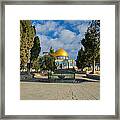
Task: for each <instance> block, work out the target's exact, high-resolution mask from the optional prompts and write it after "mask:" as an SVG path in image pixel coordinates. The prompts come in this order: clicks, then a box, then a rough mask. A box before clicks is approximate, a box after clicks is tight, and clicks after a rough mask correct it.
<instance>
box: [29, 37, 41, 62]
mask: <svg viewBox="0 0 120 120" xmlns="http://www.w3.org/2000/svg"><path fill="white" fill-rule="evenodd" d="M40 50H41V47H40V40H39V37H38V36H36V37H35V38H34V44H33V47H32V48H31V50H30V54H31V55H30V61H34V60H36V59H37V58H38V56H39V53H40Z"/></svg>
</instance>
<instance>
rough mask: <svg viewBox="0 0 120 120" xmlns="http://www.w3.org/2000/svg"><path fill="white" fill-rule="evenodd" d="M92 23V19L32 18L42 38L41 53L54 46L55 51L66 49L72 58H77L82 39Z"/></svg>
mask: <svg viewBox="0 0 120 120" xmlns="http://www.w3.org/2000/svg"><path fill="white" fill-rule="evenodd" d="M90 23H91V20H32V25H34V26H35V28H36V35H37V36H39V38H40V43H41V54H42V53H43V52H49V49H50V47H51V46H52V47H53V48H54V50H55V51H56V50H57V49H59V48H63V49H65V50H66V51H67V52H68V54H69V58H71V59H76V58H77V53H78V50H79V49H80V48H81V40H82V39H83V38H84V35H85V32H86V30H87V28H88V26H89V25H90Z"/></svg>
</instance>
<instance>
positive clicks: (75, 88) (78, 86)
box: [20, 81, 100, 100]
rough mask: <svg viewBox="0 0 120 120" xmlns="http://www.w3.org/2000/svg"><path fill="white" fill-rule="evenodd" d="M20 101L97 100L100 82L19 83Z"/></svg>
mask: <svg viewBox="0 0 120 120" xmlns="http://www.w3.org/2000/svg"><path fill="white" fill-rule="evenodd" d="M20 99H21V100H99V99H100V82H99V81H97V82H96V81H94V82H93V81H85V82H80V83H41V82H21V83H20Z"/></svg>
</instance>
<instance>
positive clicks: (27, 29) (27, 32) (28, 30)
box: [20, 20, 35, 67]
mask: <svg viewBox="0 0 120 120" xmlns="http://www.w3.org/2000/svg"><path fill="white" fill-rule="evenodd" d="M34 36H35V27H33V26H32V24H31V21H30V20H20V66H21V67H24V66H25V65H26V64H27V63H28V61H29V60H30V49H31V48H32V46H33V41H34V39H33V38H34Z"/></svg>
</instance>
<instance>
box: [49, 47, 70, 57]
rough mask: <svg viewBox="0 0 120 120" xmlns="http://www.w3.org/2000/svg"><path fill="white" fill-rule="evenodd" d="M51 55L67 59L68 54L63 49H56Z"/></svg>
mask: <svg viewBox="0 0 120 120" xmlns="http://www.w3.org/2000/svg"><path fill="white" fill-rule="evenodd" d="M51 55H53V56H54V57H59V56H64V57H68V53H67V52H66V51H65V50H64V49H63V48H60V49H58V50H57V51H55V53H52V54H51Z"/></svg>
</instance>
